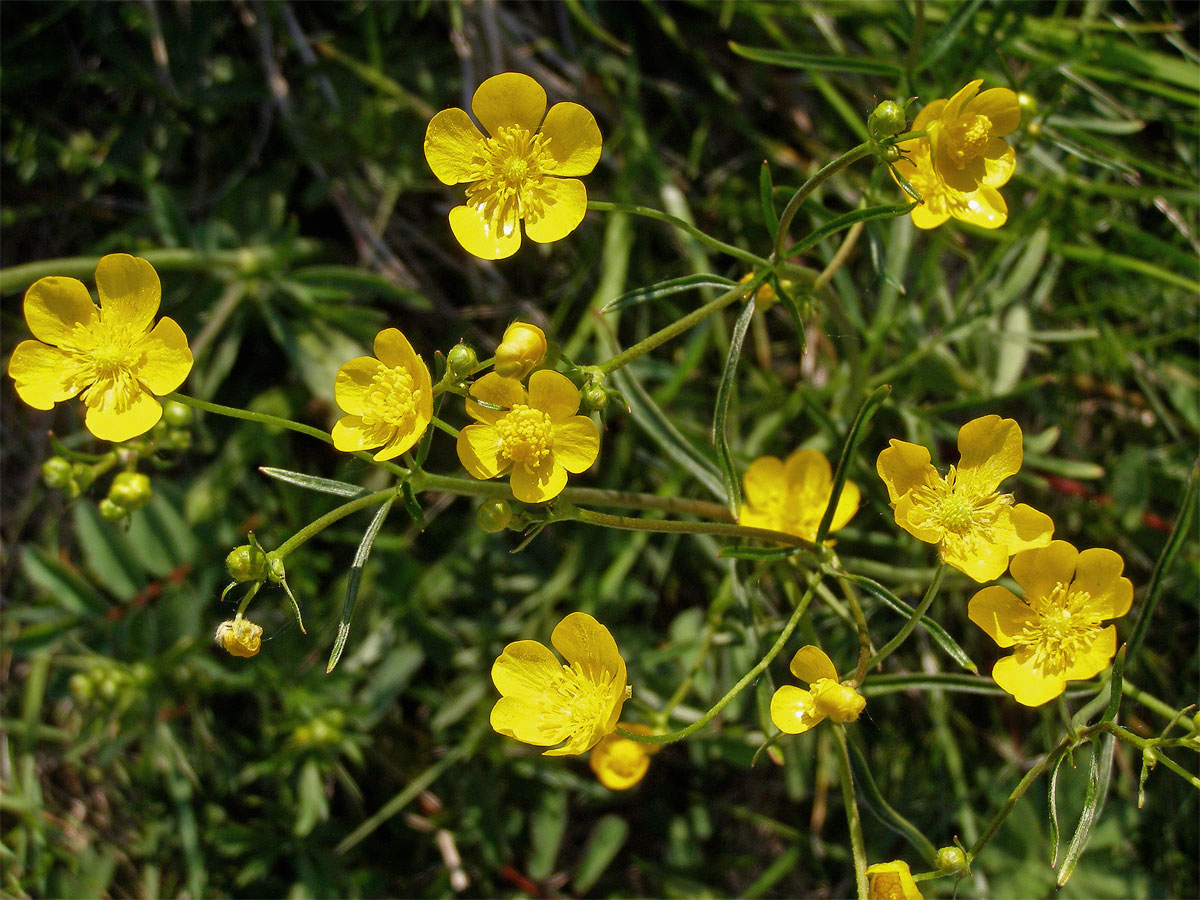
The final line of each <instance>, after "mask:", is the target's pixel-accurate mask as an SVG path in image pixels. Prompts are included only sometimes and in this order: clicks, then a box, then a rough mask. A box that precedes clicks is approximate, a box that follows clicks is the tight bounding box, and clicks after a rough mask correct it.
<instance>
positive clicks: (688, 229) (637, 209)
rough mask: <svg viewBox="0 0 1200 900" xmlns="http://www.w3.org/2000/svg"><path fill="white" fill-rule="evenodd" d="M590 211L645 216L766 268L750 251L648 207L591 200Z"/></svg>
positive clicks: (737, 257) (716, 248)
mask: <svg viewBox="0 0 1200 900" xmlns="http://www.w3.org/2000/svg"><path fill="white" fill-rule="evenodd" d="M588 209H592V210H595V211H596V212H624V213H633V214H634V215H635V216H645V217H646V218H647V219H654V220H655V221H656V222H666V223H667V224H668V225H672V226H674V227H675V228H678V229H679V230H680V231H682V232H685V233H686V234H690V235H691V236H692V237H694V238H695V239H696V240H698V241H699V242H700V243H702V244H704V245H706V246H708V247H711V248H712V249H713V250H716V251H717V252H718V253H724V254H726V255H728V256H732V257H735V258H736V259H740V260H741V261H742V262H744V263H747V264H748V265H751V266H755V267H759V266H765V265H766V264H767V261H766V260H765V259H763V258H762V257H759V256H755V255H754V254H753V253H751V252H750V251H749V250H743V249H742V248H741V247H735V246H733V245H732V244H726V243H725V242H724V241H719V240H717V239H716V238H714V237H711V236H709V235H707V234H705V233H704V232H703V231H701V230H700V229H699V228H697V227H696V226H695V225H692V224H691V223H690V222H685V221H684V220H683V219H680V218H678V217H677V216H672V215H670V214H669V213H665V212H660V211H659V210H657V209H651V208H650V207H648V206H635V205H633V204H631V203H608V202H605V201H603V200H589V201H588Z"/></svg>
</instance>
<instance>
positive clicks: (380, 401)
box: [362, 366, 421, 428]
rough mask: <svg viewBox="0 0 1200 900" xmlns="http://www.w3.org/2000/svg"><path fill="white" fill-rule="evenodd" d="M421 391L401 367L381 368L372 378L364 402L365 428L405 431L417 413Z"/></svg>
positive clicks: (363, 418)
mask: <svg viewBox="0 0 1200 900" xmlns="http://www.w3.org/2000/svg"><path fill="white" fill-rule="evenodd" d="M420 402H421V390H420V389H419V388H417V387H416V382H414V381H413V377H412V376H411V375H410V374H409V373H408V372H407V371H406V370H405V369H403V368H401V367H400V366H396V367H395V368H386V367H382V366H381V367H380V369H379V371H377V372H376V373H375V375H374V376H373V377H372V378H371V384H370V386H369V387H368V388H367V391H366V397H365V398H364V401H363V412H362V420H363V424H364V425H367V426H371V425H380V424H382V425H390V426H392V427H394V428H400V427H403V426H404V425H405V424H406V423H407V422H408V421H409V420H410V419H411V418H412V417H413V416H414V415H415V414H416V411H417V405H418V404H419V403H420Z"/></svg>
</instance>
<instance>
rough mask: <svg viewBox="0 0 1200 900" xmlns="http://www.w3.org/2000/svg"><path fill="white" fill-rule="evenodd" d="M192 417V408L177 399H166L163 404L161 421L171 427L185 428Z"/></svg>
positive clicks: (193, 415)
mask: <svg viewBox="0 0 1200 900" xmlns="http://www.w3.org/2000/svg"><path fill="white" fill-rule="evenodd" d="M194 417H195V414H194V413H193V412H192V408H191V407H190V406H187V405H185V404H183V403H180V402H179V401H178V400H168V401H167V402H166V403H164V404H163V421H164V422H166V423H167V424H168V425H169V426H171V427H172V428H187V427H188V426H189V425H191V424H192V419H193V418H194Z"/></svg>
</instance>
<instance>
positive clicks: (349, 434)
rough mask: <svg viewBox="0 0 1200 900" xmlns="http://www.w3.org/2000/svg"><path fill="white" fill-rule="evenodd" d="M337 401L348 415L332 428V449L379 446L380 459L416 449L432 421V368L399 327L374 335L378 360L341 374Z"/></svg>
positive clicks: (356, 363) (364, 360)
mask: <svg viewBox="0 0 1200 900" xmlns="http://www.w3.org/2000/svg"><path fill="white" fill-rule="evenodd" d="M333 397H334V399H335V400H336V401H337V405H338V406H340V407H341V408H342V411H343V412H345V413H347V415H344V416H342V418H340V419H338V421H337V424H335V425H334V426H333V446H335V447H336V448H337V449H339V450H345V451H347V452H351V453H352V452H354V451H356V450H371V449H374V448H375V447H380V448H382V449H380V450H379V452H378V453H376V454H375V459H378V460H385V459H394V458H395V457H397V456H399V455H400V454H401V453H404V452H405V451H407V450H409V449H411V448H412V446H413V445H414V444H415V443H416V442H417V441H419V440H420V439H421V435H423V434H424V433H425V429H426V428H428V427H429V423H430V422H431V421H432V420H433V384H432V381H431V379H430V377H429V369H428V368H427V367H426V365H425V363H424V361H423V360H422V359H421V357H419V356H417V354H416V352H415V351H414V350H413V348H412V344H410V343H409V342H408V338H406V337H405V336H404V335H403V334H401V333H400V331H399V330H397V329H395V328H385V329H384V330H383V331H381V332H379V334H377V335H376V336H375V356H373V357H372V356H359V357H356V358H354V359H352V360H350V362H348V363H346V364H345V365H343V366H342V367H341V368H340V369H338V373H337V379H336V380H335V381H334V383H333Z"/></svg>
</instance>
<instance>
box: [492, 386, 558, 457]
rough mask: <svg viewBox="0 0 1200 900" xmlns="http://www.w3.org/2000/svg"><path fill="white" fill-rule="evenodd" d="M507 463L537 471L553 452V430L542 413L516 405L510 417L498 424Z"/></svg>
mask: <svg viewBox="0 0 1200 900" xmlns="http://www.w3.org/2000/svg"><path fill="white" fill-rule="evenodd" d="M496 431H497V432H498V433H499V435H500V441H501V443H502V444H503V446H502V447H501V450H500V453H501V455H502V456H503V457H504V458H505V459H511V460H512V461H513V462H514V463H520V464H523V465H524V466H525V467H526V468H528V469H531V470H532V469H536V468H538V467H539V466H540V465H541V464H542V461H543V460H545V459H546V457H548V456H549V455H550V452H551V451H552V450H553V449H554V427H553V425H552V424H551V423H550V417H549V416H548V415H546V414H545V413H544V412H542V411H541V410H540V409H533V408H532V407H530V406H526V405H525V404H524V403H517V404H514V405H513V408H512V410H511V411H510V412H509V413H508V415H506V416H504V417H503V418H502V419H500V420H499V421H498V422H496Z"/></svg>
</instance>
